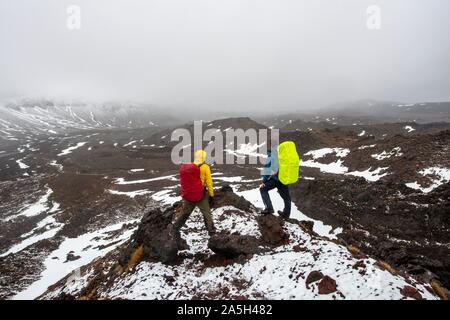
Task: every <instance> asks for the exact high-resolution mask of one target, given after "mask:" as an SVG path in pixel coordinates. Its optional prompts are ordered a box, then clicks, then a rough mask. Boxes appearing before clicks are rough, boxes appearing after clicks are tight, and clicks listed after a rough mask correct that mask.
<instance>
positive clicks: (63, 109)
mask: <svg viewBox="0 0 450 320" xmlns="http://www.w3.org/2000/svg"><path fill="white" fill-rule="evenodd" d="M176 123H180V121H179V120H178V119H177V118H176V117H173V116H170V115H168V114H167V113H166V112H165V111H164V110H161V109H159V108H156V107H152V106H139V105H135V104H114V103H111V104H92V103H86V102H79V101H75V102H73V101H72V102H64V101H49V100H28V99H24V100H18V101H9V102H5V103H3V104H0V138H2V139H4V140H17V139H19V138H23V137H26V136H27V135H30V134H31V135H56V134H64V133H67V132H74V131H80V130H99V129H114V128H121V129H135V128H145V127H156V126H162V127H165V126H169V125H174V124H176Z"/></svg>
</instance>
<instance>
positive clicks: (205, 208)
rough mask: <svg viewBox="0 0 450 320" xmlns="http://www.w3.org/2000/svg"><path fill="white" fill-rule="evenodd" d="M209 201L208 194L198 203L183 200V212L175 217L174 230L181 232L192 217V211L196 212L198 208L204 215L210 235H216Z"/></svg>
mask: <svg viewBox="0 0 450 320" xmlns="http://www.w3.org/2000/svg"><path fill="white" fill-rule="evenodd" d="M208 200H209V196H208V194H205V195H204V196H203V199H202V200H200V201H197V202H190V201H187V200H184V199H183V207H182V209H181V211H180V212H179V213H178V214H177V215H176V216H175V220H174V222H173V227H174V229H175V230H176V231H177V232H179V231H180V229H181V228H182V227H183V226H184V224H185V223H186V221H187V219H188V218H189V216H190V215H191V213H192V211H194V209H195V207H198V208H199V209H200V212H201V213H202V214H203V221H204V222H205V226H206V229H207V230H208V233H209V235H212V234H214V233H215V231H216V229H215V228H214V222H213V219H212V215H211V210H210V208H209V202H208Z"/></svg>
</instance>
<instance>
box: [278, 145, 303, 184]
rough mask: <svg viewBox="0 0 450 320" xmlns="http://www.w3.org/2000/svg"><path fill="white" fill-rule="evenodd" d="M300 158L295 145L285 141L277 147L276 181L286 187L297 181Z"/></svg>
mask: <svg viewBox="0 0 450 320" xmlns="http://www.w3.org/2000/svg"><path fill="white" fill-rule="evenodd" d="M299 166H300V157H299V156H298V153H297V148H296V147H295V143H294V142H292V141H286V142H283V143H281V144H280V145H279V146H278V168H279V169H278V179H279V180H280V181H281V183H282V184H285V185H288V184H293V183H296V182H297V181H298V172H299V169H300V168H299Z"/></svg>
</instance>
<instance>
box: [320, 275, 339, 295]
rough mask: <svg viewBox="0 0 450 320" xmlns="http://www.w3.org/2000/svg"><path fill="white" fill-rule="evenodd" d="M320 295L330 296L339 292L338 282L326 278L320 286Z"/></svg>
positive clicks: (321, 281)
mask: <svg viewBox="0 0 450 320" xmlns="http://www.w3.org/2000/svg"><path fill="white" fill-rule="evenodd" d="M318 287H319V294H330V293H333V292H335V291H336V290H337V285H336V281H335V280H334V279H333V278H331V277H329V276H325V277H323V278H322V280H320V282H319V284H318Z"/></svg>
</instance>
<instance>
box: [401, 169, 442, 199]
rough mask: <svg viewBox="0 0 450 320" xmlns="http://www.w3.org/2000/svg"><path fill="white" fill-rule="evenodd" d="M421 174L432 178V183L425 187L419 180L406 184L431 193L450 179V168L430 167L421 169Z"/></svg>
mask: <svg viewBox="0 0 450 320" xmlns="http://www.w3.org/2000/svg"><path fill="white" fill-rule="evenodd" d="M419 174H421V175H422V176H425V177H429V178H430V180H431V183H430V185H429V186H428V187H423V186H422V185H420V184H419V183H418V182H417V181H416V182H410V183H406V184H405V185H406V186H407V187H408V188H412V189H414V190H420V191H422V192H423V193H429V192H431V191H433V190H434V189H436V188H437V187H439V186H441V185H442V184H444V183H447V182H449V181H450V169H448V168H440V167H430V168H426V169H423V170H421V171H419Z"/></svg>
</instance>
